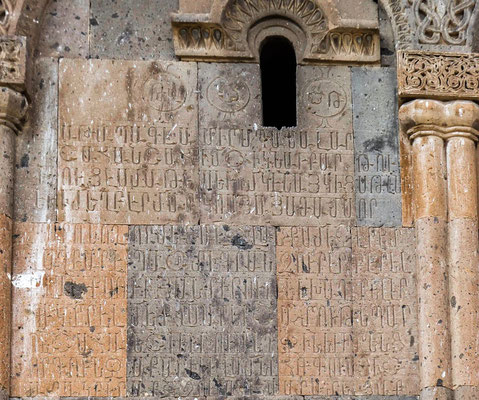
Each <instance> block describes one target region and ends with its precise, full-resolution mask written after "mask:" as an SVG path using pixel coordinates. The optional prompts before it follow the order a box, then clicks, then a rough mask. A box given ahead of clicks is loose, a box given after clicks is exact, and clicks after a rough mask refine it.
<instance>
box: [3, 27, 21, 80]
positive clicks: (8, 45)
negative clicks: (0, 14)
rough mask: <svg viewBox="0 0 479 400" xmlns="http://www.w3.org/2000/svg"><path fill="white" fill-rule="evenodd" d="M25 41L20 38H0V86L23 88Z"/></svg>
mask: <svg viewBox="0 0 479 400" xmlns="http://www.w3.org/2000/svg"><path fill="white" fill-rule="evenodd" d="M25 64H26V39H25V38H24V37H21V36H4V37H1V38H0V85H3V86H5V85H14V86H19V87H23V85H24V82H25Z"/></svg>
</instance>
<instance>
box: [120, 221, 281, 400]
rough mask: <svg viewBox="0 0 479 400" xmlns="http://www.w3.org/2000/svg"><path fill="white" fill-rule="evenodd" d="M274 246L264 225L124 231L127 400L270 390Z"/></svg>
mask: <svg viewBox="0 0 479 400" xmlns="http://www.w3.org/2000/svg"><path fill="white" fill-rule="evenodd" d="M274 243H275V229H274V228H273V227H247V226H242V227H232V226H231V227H230V226H228V225H223V226H212V225H195V226H186V227H185V226H132V227H130V236H129V250H128V343H129V346H128V382H127V385H128V394H129V396H154V397H164V396H172V397H175V398H176V397H183V396H195V397H201V396H211V397H218V398H219V397H229V396H248V397H249V396H261V398H263V396H269V395H274V394H276V393H277V385H278V378H277V376H278V371H277V331H276V268H275V250H274V249H275V246H274ZM266 398H267V397H266Z"/></svg>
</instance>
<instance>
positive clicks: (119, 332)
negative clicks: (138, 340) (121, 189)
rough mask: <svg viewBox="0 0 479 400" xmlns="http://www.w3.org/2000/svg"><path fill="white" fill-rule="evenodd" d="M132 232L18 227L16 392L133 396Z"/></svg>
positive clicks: (28, 394) (106, 227)
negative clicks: (129, 372)
mask: <svg viewBox="0 0 479 400" xmlns="http://www.w3.org/2000/svg"><path fill="white" fill-rule="evenodd" d="M127 231H128V228H127V227H126V226H121V225H89V224H33V223H18V224H16V225H15V233H14V267H13V280H12V283H13V309H14V310H16V312H15V313H13V324H12V327H13V331H12V332H13V338H12V341H13V343H12V381H11V383H12V389H11V390H12V395H13V396H19V397H35V396H103V397H106V396H124V395H125V394H126V322H127V317H126V305H127V301H126V279H127V276H126V273H127V271H126V268H127V266H126V261H127V233H128V232H127Z"/></svg>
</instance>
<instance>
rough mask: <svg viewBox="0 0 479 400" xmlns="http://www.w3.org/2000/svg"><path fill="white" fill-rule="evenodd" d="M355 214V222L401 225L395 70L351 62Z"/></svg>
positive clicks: (370, 224)
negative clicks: (355, 66) (353, 66)
mask: <svg viewBox="0 0 479 400" xmlns="http://www.w3.org/2000/svg"><path fill="white" fill-rule="evenodd" d="M352 91H353V126H354V150H355V188H356V215H357V221H358V225H359V226H376V227H379V226H386V227H397V226H401V220H402V217H401V179H400V172H399V144H398V136H399V133H398V126H397V101H396V72H395V70H394V69H391V68H353V72H352Z"/></svg>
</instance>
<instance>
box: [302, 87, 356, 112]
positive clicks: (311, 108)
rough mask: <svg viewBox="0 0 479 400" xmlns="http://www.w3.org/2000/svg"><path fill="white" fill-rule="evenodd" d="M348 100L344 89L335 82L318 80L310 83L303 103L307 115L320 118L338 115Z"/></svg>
mask: <svg viewBox="0 0 479 400" xmlns="http://www.w3.org/2000/svg"><path fill="white" fill-rule="evenodd" d="M347 101H348V98H347V96H346V92H345V91H344V89H343V88H342V87H341V86H339V85H338V84H337V83H335V82H331V81H329V80H323V79H318V80H315V81H313V82H311V83H310V84H309V85H308V87H307V89H306V93H305V94H304V103H305V105H306V109H307V111H308V112H309V113H311V114H313V115H316V116H317V117H321V118H330V117H334V116H336V115H338V114H340V113H341V112H342V111H343V110H344V108H345V107H346V103H347Z"/></svg>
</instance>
